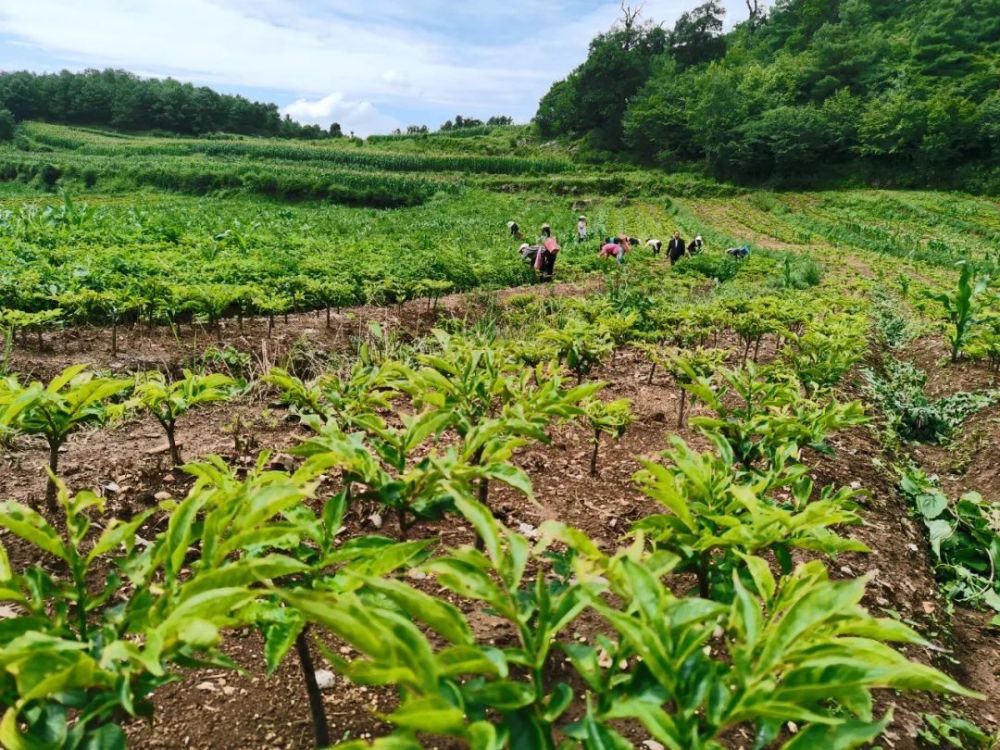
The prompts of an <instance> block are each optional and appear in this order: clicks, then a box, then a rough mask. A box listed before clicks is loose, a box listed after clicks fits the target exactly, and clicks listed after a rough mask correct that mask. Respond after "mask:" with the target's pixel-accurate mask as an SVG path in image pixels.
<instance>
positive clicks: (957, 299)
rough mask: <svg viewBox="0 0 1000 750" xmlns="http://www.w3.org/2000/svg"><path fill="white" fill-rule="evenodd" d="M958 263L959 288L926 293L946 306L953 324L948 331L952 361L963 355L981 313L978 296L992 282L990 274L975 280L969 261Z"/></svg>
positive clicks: (946, 313)
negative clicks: (952, 290) (952, 291)
mask: <svg viewBox="0 0 1000 750" xmlns="http://www.w3.org/2000/svg"><path fill="white" fill-rule="evenodd" d="M957 265H958V267H959V275H958V288H957V289H956V290H955V292H954V293H948V292H937V293H935V292H926V293H925V294H926V296H927V297H928V298H929V299H932V300H935V301H936V302H940V303H941V305H942V307H944V311H945V317H946V318H947V320H948V323H950V324H951V326H952V328H951V329H950V330H949V332H948V341H949V343H950V344H951V361H952V362H958V359H959V357H961V355H962V351H963V349H964V347H965V344H966V342H967V341H968V338H969V333H970V332H971V331H972V327H973V326H974V325H975V323H976V317H977V316H978V314H979V310H980V306H979V304H978V298H979V297H980V296H981V295H982V293H983V292H985V291H986V288H987V287H988V286H989V283H990V279H989V276H982V277H980V278H979V279H978V280H975V281H974V280H973V275H974V273H975V272H974V270H973V268H972V266H971V265H969V264H968V263H966V262H964V261H963V262H960V263H958V264H957Z"/></svg>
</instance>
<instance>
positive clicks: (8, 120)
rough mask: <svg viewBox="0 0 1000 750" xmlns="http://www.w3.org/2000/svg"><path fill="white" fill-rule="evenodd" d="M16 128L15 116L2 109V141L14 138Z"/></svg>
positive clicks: (0, 115)
mask: <svg viewBox="0 0 1000 750" xmlns="http://www.w3.org/2000/svg"><path fill="white" fill-rule="evenodd" d="M16 127H17V123H16V122H15V121H14V115H12V114H11V111H10V110H9V109H0V141H9V140H10V139H11V138H13V137H14V130H15V128H16Z"/></svg>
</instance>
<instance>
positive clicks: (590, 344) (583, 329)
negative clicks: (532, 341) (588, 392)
mask: <svg viewBox="0 0 1000 750" xmlns="http://www.w3.org/2000/svg"><path fill="white" fill-rule="evenodd" d="M540 338H541V339H542V340H543V341H551V342H552V343H553V344H554V345H555V346H556V347H557V356H558V358H559V361H560V362H562V363H563V364H565V365H566V367H568V368H569V369H570V371H571V372H573V374H575V375H576V380H577V383H582V382H583V378H584V377H585V376H586V375H588V374H590V372H591V371H592V370H593V369H594V368H595V367H596V366H597V365H599V364H600V363H601V362H602V361H603V360H604V358H605V357H607V356H608V355H609V354H611V352H612V351H614V345H613V344H612V342H611V337H610V335H609V334H608V333H607V331H605V330H604V329H603V328H602V327H601V326H599V325H596V324H593V323H587V322H586V321H583V320H580V319H579V318H570V319H569V320H568V321H567V322H566V323H565V324H564V325H563V326H562V327H561V328H550V329H547V330H544V331H542V332H541V334H540Z"/></svg>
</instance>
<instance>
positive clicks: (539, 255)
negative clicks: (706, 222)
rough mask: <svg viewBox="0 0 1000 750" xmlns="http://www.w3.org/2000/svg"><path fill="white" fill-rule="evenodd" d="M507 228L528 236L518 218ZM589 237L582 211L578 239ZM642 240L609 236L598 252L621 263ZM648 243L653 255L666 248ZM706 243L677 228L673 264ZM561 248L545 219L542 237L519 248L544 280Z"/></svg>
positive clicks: (669, 249) (670, 253)
mask: <svg viewBox="0 0 1000 750" xmlns="http://www.w3.org/2000/svg"><path fill="white" fill-rule="evenodd" d="M507 229H508V231H509V232H510V236H511V238H513V239H516V240H523V239H524V234H523V233H522V232H521V227H520V226H519V225H518V223H517V222H516V221H508V222H507ZM587 238H588V228H587V217H586V216H582V215H581V216H580V217H579V218H578V219H577V223H576V240H577V242H585V241H586V240H587ZM639 244H640V241H639V238H637V237H631V236H629V235H628V234H620V235H618V236H617V237H607V238H606V239H604V240H603V241H602V243H601V247H600V250H599V251H598V256H599V257H601V258H614V259H615V260H617V261H618V263H619V264H620V263H621V262H622V261H623V260H624V258H625V253H627V252H628V251H630V250H632V249H633V248H635V247H638V246H639ZM646 247H648V248H649V249H650V250H651V251H652V253H653V255H659V254H660V252H661V251H662V250H663V242H662V241H660V240H658V239H655V238H651V239H648V240H646ZM703 247H704V242H703V241H702V238H701V235H698V236H697V237H695V238H694V239H693V240H691V242H690V243H687V244H685V242H684V239H683V238H682V237H681V233H680V232H679V231H677V232H674V235H673V237H671V238H670V240H669V241H668V242H667V255H668V256H669V258H670V263H671V265H673V264H674V263H676V262H677V261H678V260H680V259H681V258H682V257H684V256H685V255H697V254H698V253H700V252H701V251H702V248H703ZM559 249H560V248H559V241H558V240H557V239H556V238H555V236H554V235H553V234H552V227H551V226H550V225H549V224H548V223H545V224H542V228H541V233H540V235H539V237H538V241H537V242H536V243H535V244H533V245H532V244H528V243H527V242H524V243H522V244H521V246H520V247H519V248H518V252H519V253H520V254H521V259H522V260H523V261H524V262H525V263H530V264H531V265H532V267H533V268H534V269H535V270H536V271H537V272H538V274H539V277H540V278H541V280H542V281H552V277H553V274H554V273H555V265H556V256H558V255H559Z"/></svg>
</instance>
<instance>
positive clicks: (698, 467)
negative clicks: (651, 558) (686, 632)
mask: <svg viewBox="0 0 1000 750" xmlns="http://www.w3.org/2000/svg"><path fill="white" fill-rule="evenodd" d="M671 443H672V447H671V448H670V449H669V450H667V451H666V452H664V454H663V456H664V457H665V458H666V459H667V463H666V464H665V465H664V464H660V463H656V462H653V461H643V467H644V468H643V470H642V471H640V472H638V473H637V474H636V475H635V481H636V483H637V484H638V485H639V488H640V489H641V490H642V491H643V493H644V494H645V495H647V496H648V497H650V498H652V499H653V500H655V501H656V502H657V503H659V504H660V505H662V506H663V507H664V508H666V509H667V510H668V511H669V513H668V514H664V515H652V516H648V517H646V518H644V519H642V520H640V521H638V522H636V524H635V525H634V526H633V532H641V533H643V534H645V535H646V536H648V538H649V539H650V540H651V541H652V542H653V544H654V545H655V546H656V547H657V549H663V550H667V551H669V552H671V553H672V554H674V555H676V556H677V558H678V560H679V561H680V562H679V565H678V568H677V569H678V571H691V572H694V573H695V574H696V575H697V578H698V590H699V594H700V596H702V597H704V598H708V597H709V596H711V595H714V596H722V597H723V598H724V597H725V596H726V595H727V594H728V593H729V590H728V589H727V588H726V587H727V585H728V582H729V580H730V578H731V575H732V572H733V570H734V568H735V567H737V566H738V565H739V560H740V558H739V555H740V554H744V553H745V554H753V553H756V552H758V551H760V550H769V551H771V552H772V553H774V555H775V556H776V558H777V559H778V561H779V562H780V563H781V566H782V568H783V569H784V570H785V572H788V571H790V570H791V567H792V559H791V555H790V553H789V551H790V550H791V549H792V548H800V549H811V550H816V551H820V552H823V553H825V554H828V555H833V554H836V553H838V552H845V551H854V552H865V551H867V549H868V548H867V547H866V546H865V545H864V544H861V543H860V542H855V541H852V540H848V539H844V538H842V537H840V536H838V535H837V534H835V533H834V532H833V531H831V529H830V527H832V526H837V525H841V524H856V523H860V518H859V517H858V515H857V514H856V513H855V512H854V509H853V502H852V496H853V493H852V492H851V491H850V490H847V489H841V490H833V489H832V488H826V489H824V491H823V492H822V493H821V495H820V497H819V498H818V499H815V500H813V499H812V494H813V484H812V482H811V481H810V480H809V479H808V478H807V477H805V476H803V472H802V471H801V470H799V469H798V468H792V469H790V470H788V469H785V468H784V467H781V468H779V469H772V470H771V472H769V473H771V474H783V473H785V472H789V473H788V475H787V476H782V477H776V476H767V475H765V476H763V477H740V476H739V474H738V472H737V471H736V467H735V466H734V463H735V462H734V457H733V454H732V451H731V449H730V447H729V445H728V443H726V442H725V441H724V440H721V439H717V440H716V441H715V443H716V447H717V449H718V455H716V454H713V453H711V452H705V453H697V452H695V451H693V450H692V449H691V448H690V447H688V445H687V444H686V443H685V442H684V441H683V440H681V439H680V438H677V437H675V438H673V439H672V440H671ZM783 484H790V485H791V492H790V497H789V498H788V499H787V500H780V501H779V500H776V499H773V498H770V497H768V496H767V493H768V491H769V490H770V489H771V488H772V487H773V486H776V485H783ZM720 587H721V588H720Z"/></svg>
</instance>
